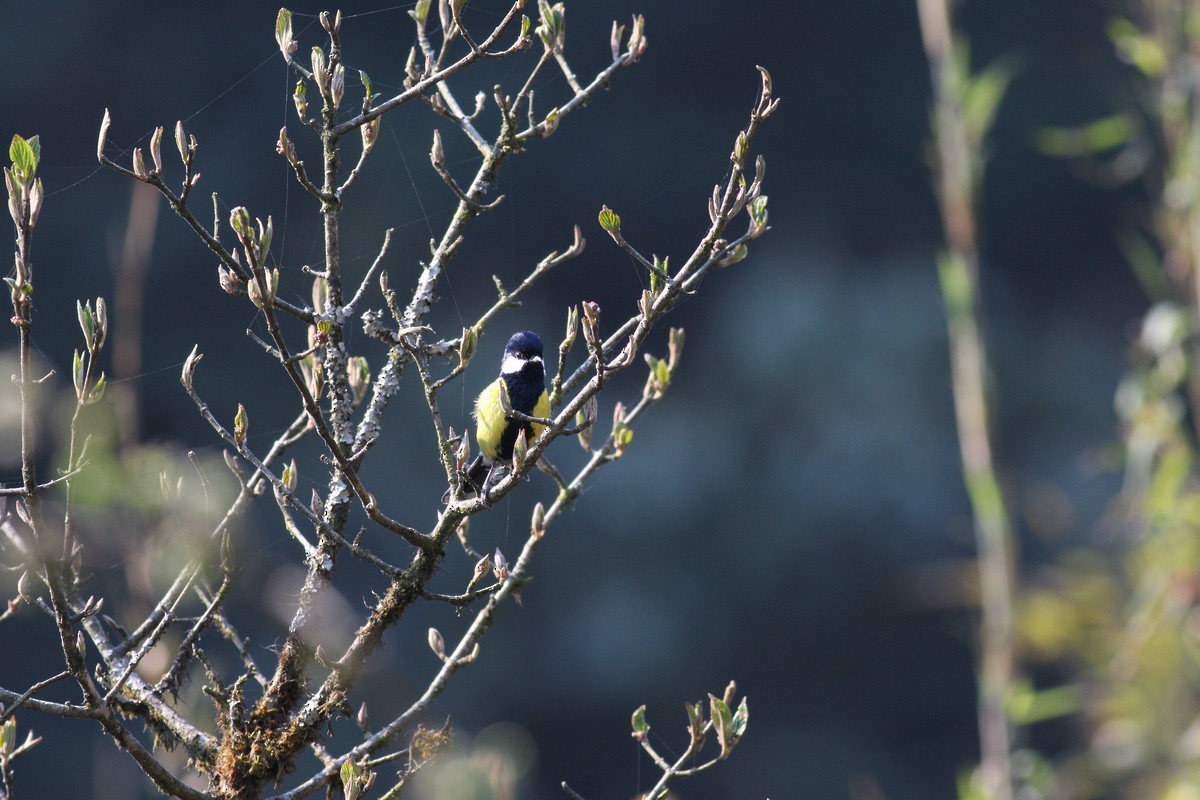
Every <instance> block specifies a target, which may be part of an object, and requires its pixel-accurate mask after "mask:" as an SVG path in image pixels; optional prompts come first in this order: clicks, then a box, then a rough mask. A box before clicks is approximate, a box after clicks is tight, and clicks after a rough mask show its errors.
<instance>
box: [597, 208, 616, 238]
mask: <svg viewBox="0 0 1200 800" xmlns="http://www.w3.org/2000/svg"><path fill="white" fill-rule="evenodd" d="M599 220H600V227H601V228H603V229H604V230H605V232H607V233H610V234H611V233H618V232H620V230H621V218H620V217H619V216H617V213H616V212H615V211H613V210H612V209H611V208H609V207H608V206H601V208H600V216H599Z"/></svg>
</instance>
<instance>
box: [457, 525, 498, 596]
mask: <svg viewBox="0 0 1200 800" xmlns="http://www.w3.org/2000/svg"><path fill="white" fill-rule="evenodd" d="M468 519H470V518H469V517H468ZM462 538H463V540H464V541H465V540H466V539H465V537H462ZM491 562H492V560H491V559H490V558H489V557H488V556H484V557H483V558H481V559H479V561H478V562H477V563H476V564H475V574H474V575H472V576H471V580H470V581H469V582H468V583H467V591H468V592H469V591H471V587H472V586H474V585H475V584H477V583H479V579H480V578H482V577H483V576H484V575H486V574H487V571H488V567H490V566H491Z"/></svg>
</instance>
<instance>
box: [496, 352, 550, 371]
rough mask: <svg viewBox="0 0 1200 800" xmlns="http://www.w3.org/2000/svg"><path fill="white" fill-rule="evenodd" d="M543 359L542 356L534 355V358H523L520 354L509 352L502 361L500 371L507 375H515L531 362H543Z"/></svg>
mask: <svg viewBox="0 0 1200 800" xmlns="http://www.w3.org/2000/svg"><path fill="white" fill-rule="evenodd" d="M541 360H542V359H541V356H534V357H533V358H521V357H520V356H514V355H512V354H509V355H506V356H505V357H504V361H503V362H501V364H500V371H501V372H502V373H504V374H505V375H515V374H516V373H518V372H520V371H521V368H522V367H524V366H525V365H526V364H528V363H529V362H531V361H537V362H538V363H541Z"/></svg>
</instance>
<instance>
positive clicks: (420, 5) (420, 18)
mask: <svg viewBox="0 0 1200 800" xmlns="http://www.w3.org/2000/svg"><path fill="white" fill-rule="evenodd" d="M408 15H409V16H410V17H412V18H413V19H414V20H416V22H417V24H418V25H424V24H425V18H426V17H428V16H429V0H417V4H416V5H415V6H413V8H412V10H411V11H409V12H408Z"/></svg>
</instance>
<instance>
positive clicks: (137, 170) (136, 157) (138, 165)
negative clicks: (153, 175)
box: [133, 147, 150, 181]
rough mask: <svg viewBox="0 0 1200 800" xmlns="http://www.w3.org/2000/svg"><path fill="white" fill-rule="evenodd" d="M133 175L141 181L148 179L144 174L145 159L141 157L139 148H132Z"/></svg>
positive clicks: (145, 173)
mask: <svg viewBox="0 0 1200 800" xmlns="http://www.w3.org/2000/svg"><path fill="white" fill-rule="evenodd" d="M133 174H134V175H136V176H137V177H138V180H143V181H144V180H146V179H147V178H148V177H150V176H149V174H148V173H147V172H146V159H145V158H144V157H143V156H142V148H140V147H135V148H133Z"/></svg>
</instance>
